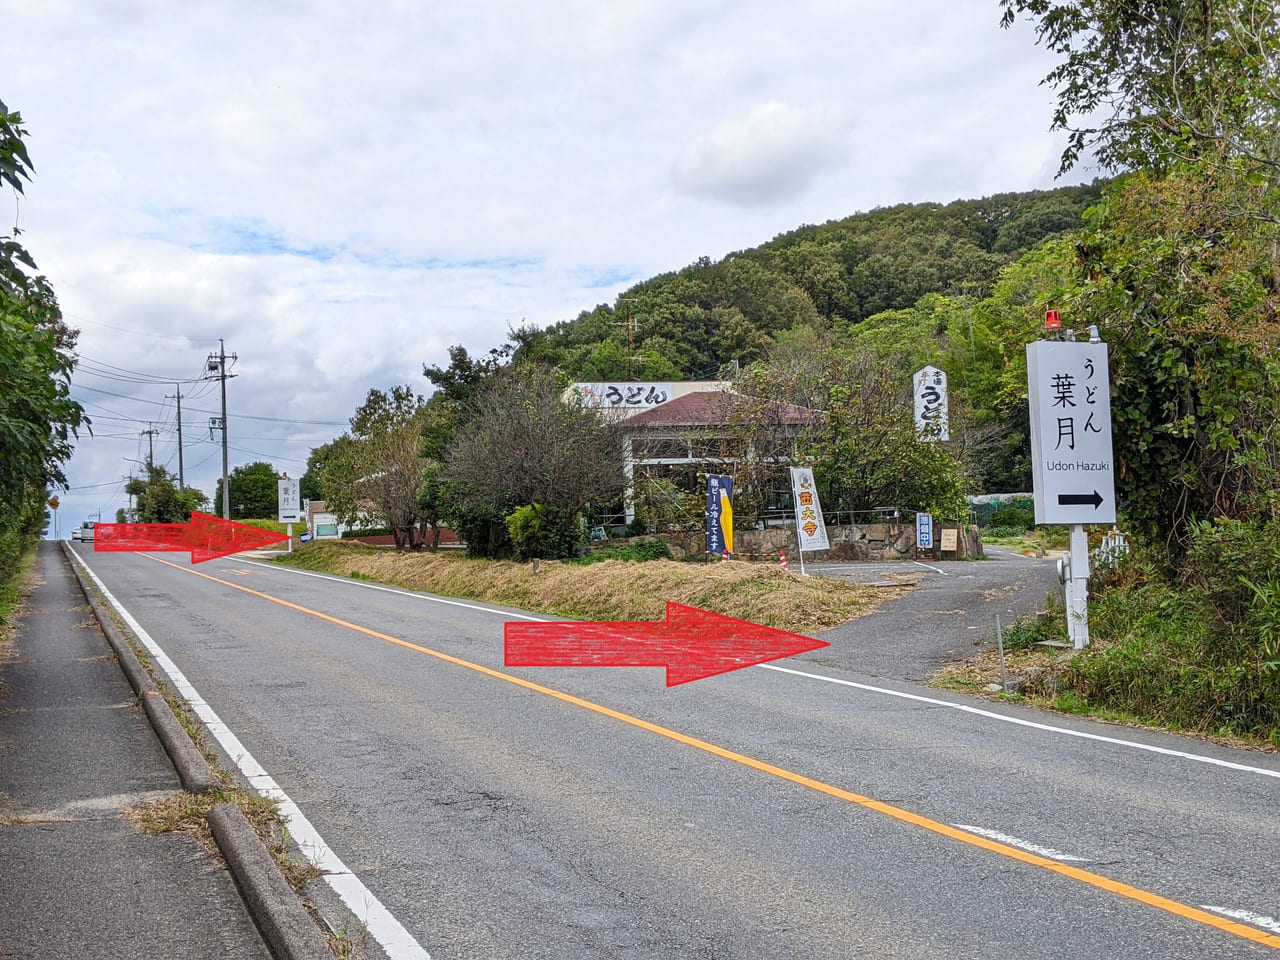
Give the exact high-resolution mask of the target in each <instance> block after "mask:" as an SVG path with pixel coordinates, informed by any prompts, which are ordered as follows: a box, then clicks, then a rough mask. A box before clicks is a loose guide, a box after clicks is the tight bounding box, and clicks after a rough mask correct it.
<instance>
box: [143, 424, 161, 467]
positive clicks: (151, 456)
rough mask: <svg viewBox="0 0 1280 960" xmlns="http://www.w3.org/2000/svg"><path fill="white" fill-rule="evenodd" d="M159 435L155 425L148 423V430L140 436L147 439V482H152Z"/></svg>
mask: <svg viewBox="0 0 1280 960" xmlns="http://www.w3.org/2000/svg"><path fill="white" fill-rule="evenodd" d="M157 433H159V431H158V430H156V426H155V424H154V423H148V424H147V429H145V430H143V431H142V433H141V434H139V436H143V437H146V438H147V480H148V481H150V480H151V471H152V469H153V467H154V465H155V452H156V447H155V440H154V437H155V435H156V434H157Z"/></svg>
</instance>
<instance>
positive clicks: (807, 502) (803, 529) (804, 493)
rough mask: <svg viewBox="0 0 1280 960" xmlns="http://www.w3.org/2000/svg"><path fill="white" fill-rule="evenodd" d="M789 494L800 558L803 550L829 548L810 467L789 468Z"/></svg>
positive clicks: (816, 486) (825, 525)
mask: <svg viewBox="0 0 1280 960" xmlns="http://www.w3.org/2000/svg"><path fill="white" fill-rule="evenodd" d="M791 496H792V498H793V499H794V501H795V510H796V545H797V546H798V547H799V549H800V551H801V553H800V559H801V561H803V560H804V551H805V550H830V549H831V543H830V541H829V540H828V539H827V523H826V521H825V520H823V518H822V504H821V503H819V502H818V485H817V484H816V483H815V482H814V479H813V468H812V467H792V468H791Z"/></svg>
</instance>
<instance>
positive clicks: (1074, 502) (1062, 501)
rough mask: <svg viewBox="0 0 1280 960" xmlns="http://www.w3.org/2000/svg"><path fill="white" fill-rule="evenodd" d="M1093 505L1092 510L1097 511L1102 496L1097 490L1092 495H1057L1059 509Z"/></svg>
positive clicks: (1100, 504)
mask: <svg viewBox="0 0 1280 960" xmlns="http://www.w3.org/2000/svg"><path fill="white" fill-rule="evenodd" d="M1090 503H1092V504H1093V509H1095V510H1097V509H1098V508H1099V507H1100V506H1102V494H1100V493H1099V492H1098V491H1097V490H1095V491H1093V493H1060V494H1058V506H1060V507H1083V506H1087V505H1088V504H1090Z"/></svg>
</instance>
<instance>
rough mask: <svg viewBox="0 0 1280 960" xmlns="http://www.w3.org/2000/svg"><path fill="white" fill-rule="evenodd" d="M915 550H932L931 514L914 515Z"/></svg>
mask: <svg viewBox="0 0 1280 960" xmlns="http://www.w3.org/2000/svg"><path fill="white" fill-rule="evenodd" d="M916 548H917V549H919V550H932V549H933V514H932V513H917V514H916Z"/></svg>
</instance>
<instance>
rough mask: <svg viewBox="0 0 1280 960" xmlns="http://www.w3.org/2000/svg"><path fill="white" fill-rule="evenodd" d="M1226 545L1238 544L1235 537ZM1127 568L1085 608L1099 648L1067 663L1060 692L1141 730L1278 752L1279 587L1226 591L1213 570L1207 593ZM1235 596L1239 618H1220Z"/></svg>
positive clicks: (1151, 571) (1267, 584)
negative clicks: (1259, 744) (1218, 599)
mask: <svg viewBox="0 0 1280 960" xmlns="http://www.w3.org/2000/svg"><path fill="white" fill-rule="evenodd" d="M1236 533H1238V531H1236ZM1212 539H1213V540H1214V541H1215V544H1216V546H1215V547H1214V548H1213V549H1210V550H1209V551H1208V554H1206V555H1205V556H1203V557H1202V559H1201V564H1202V571H1201V572H1202V573H1206V572H1208V571H1207V570H1205V569H1203V564H1204V562H1205V560H1206V559H1207V557H1208V556H1209V555H1212V556H1214V557H1217V558H1221V557H1222V555H1223V552H1222V551H1221V550H1220V549H1219V548H1221V546H1222V542H1221V541H1220V540H1219V539H1218V538H1217V537H1213V538H1212ZM1228 540H1229V542H1230V543H1238V542H1239V541H1238V540H1237V539H1236V537H1235V535H1234V533H1233V535H1232V536H1231V537H1229V538H1228ZM1227 552H1228V553H1229V552H1230V551H1227ZM1129 566H1130V568H1132V569H1131V570H1129V571H1128V572H1124V573H1122V574H1120V575H1119V576H1118V577H1117V579H1116V580H1115V581H1114V582H1112V583H1111V585H1110V586H1109V587H1108V588H1107V589H1106V590H1105V591H1103V592H1102V593H1101V594H1100V595H1099V596H1097V597H1095V598H1094V601H1093V602H1092V603H1091V604H1090V620H1091V632H1092V634H1093V637H1094V640H1095V643H1094V644H1093V645H1091V646H1090V647H1088V648H1086V649H1085V650H1084V651H1083V653H1082V654H1081V655H1080V656H1077V657H1075V658H1073V659H1072V660H1071V662H1070V664H1069V665H1068V666H1067V667H1066V669H1065V671H1064V673H1063V675H1062V678H1061V680H1062V682H1063V683H1064V685H1065V686H1067V687H1068V688H1069V689H1071V690H1074V691H1075V692H1076V693H1078V694H1080V695H1081V696H1083V697H1084V698H1085V699H1086V700H1087V701H1088V702H1089V703H1090V704H1093V705H1094V706H1097V707H1106V708H1110V709H1114V710H1118V711H1121V712H1123V713H1126V714H1128V715H1130V716H1133V717H1137V718H1140V719H1142V720H1144V721H1147V722H1154V723H1160V724H1163V725H1167V726H1171V727H1174V728H1180V729H1185V730H1193V731H1197V732H1204V733H1213V734H1220V735H1232V736H1242V737H1255V738H1260V739H1263V740H1270V741H1271V742H1272V743H1275V744H1277V745H1280V665H1276V666H1272V664H1273V663H1275V662H1276V661H1280V655H1277V652H1276V649H1275V646H1274V643H1275V640H1276V632H1277V630H1280V628H1278V627H1277V626H1276V624H1277V623H1280V581H1275V580H1268V581H1264V583H1263V584H1262V585H1261V586H1260V587H1259V589H1257V590H1255V591H1250V590H1249V588H1247V587H1243V586H1241V585H1240V584H1239V583H1237V584H1235V585H1234V586H1229V585H1228V583H1227V577H1226V575H1225V571H1224V570H1222V569H1219V568H1218V567H1216V566H1213V565H1212V564H1210V567H1211V568H1212V570H1213V572H1214V577H1213V578H1211V579H1213V580H1214V582H1215V583H1216V587H1215V589H1214V590H1213V591H1211V590H1210V589H1208V588H1207V587H1206V586H1204V585H1197V584H1190V585H1189V584H1183V583H1178V582H1176V581H1170V580H1168V579H1167V578H1165V577H1164V576H1162V575H1161V574H1160V573H1159V572H1158V568H1156V567H1155V566H1154V565H1149V566H1144V565H1143V564H1141V563H1139V564H1131V565H1129ZM1255 586H1258V585H1255ZM1241 591H1242V592H1243V593H1244V594H1245V595H1246V596H1245V598H1244V599H1243V600H1241V602H1240V606H1239V609H1238V611H1237V614H1236V615H1235V617H1236V618H1235V619H1227V618H1225V617H1224V609H1223V608H1220V607H1218V606H1217V605H1216V603H1215V602H1214V599H1213V597H1214V596H1215V595H1221V594H1222V593H1223V592H1225V593H1228V594H1230V595H1232V596H1238V595H1239V594H1240V592H1241Z"/></svg>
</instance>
